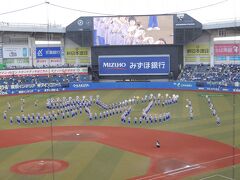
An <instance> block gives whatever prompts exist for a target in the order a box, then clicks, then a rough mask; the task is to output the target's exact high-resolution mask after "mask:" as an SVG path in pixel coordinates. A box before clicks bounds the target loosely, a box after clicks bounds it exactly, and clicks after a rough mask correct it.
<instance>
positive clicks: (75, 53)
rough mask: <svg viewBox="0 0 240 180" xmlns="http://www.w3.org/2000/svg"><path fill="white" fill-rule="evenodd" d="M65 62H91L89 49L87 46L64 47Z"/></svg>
mask: <svg viewBox="0 0 240 180" xmlns="http://www.w3.org/2000/svg"><path fill="white" fill-rule="evenodd" d="M65 61H66V63H67V64H84V65H89V64H91V49H90V48H87V47H79V48H65Z"/></svg>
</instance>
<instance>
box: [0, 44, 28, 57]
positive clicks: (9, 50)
mask: <svg viewBox="0 0 240 180" xmlns="http://www.w3.org/2000/svg"><path fill="white" fill-rule="evenodd" d="M27 57H29V50H28V47H25V46H24V47H17V46H16V47H14V46H11V47H8V46H5V47H4V46H3V58H7V59H16V58H27Z"/></svg>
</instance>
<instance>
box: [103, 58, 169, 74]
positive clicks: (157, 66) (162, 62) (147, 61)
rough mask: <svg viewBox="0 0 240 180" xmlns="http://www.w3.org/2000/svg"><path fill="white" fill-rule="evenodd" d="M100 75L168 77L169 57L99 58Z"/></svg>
mask: <svg viewBox="0 0 240 180" xmlns="http://www.w3.org/2000/svg"><path fill="white" fill-rule="evenodd" d="M98 66H99V75H103V76H108V75H168V73H169V72H170V56H169V55H131V56H99V57H98Z"/></svg>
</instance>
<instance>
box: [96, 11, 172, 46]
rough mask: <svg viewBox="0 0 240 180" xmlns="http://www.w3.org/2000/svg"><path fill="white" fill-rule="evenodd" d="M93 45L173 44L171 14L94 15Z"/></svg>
mask: <svg viewBox="0 0 240 180" xmlns="http://www.w3.org/2000/svg"><path fill="white" fill-rule="evenodd" d="M93 24H94V38H93V39H94V42H93V44H94V46H103V45H143V44H173V33H174V30H173V29H174V27H173V15H161V16H156V15H152V16H118V17H94V19H93Z"/></svg>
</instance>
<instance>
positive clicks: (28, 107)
mask: <svg viewBox="0 0 240 180" xmlns="http://www.w3.org/2000/svg"><path fill="white" fill-rule="evenodd" d="M151 93H152V94H158V93H161V94H163V95H165V94H166V93H168V94H169V95H171V94H179V96H180V98H179V102H178V103H177V104H174V105H170V106H167V107H164V108H162V107H158V106H157V107H154V108H153V109H152V110H151V111H150V114H159V113H163V112H170V113H171V120H170V121H168V122H164V123H162V124H161V125H160V124H152V125H151V124H147V125H145V124H143V125H141V126H140V125H123V124H121V121H120V115H115V116H112V117H110V118H108V119H107V120H101V121H99V120H97V121H89V120H88V118H87V116H86V114H85V113H83V114H82V115H80V116H79V115H78V116H77V117H75V118H69V119H66V120H64V121H59V120H58V121H57V122H54V123H53V124H52V125H53V126H68V125H71V126H72V125H87V126H121V127H137V128H138V127H141V128H149V129H158V130H166V131H172V132H181V133H186V134H191V135H196V136H200V137H205V138H208V139H212V140H216V141H219V142H222V143H226V144H229V145H232V146H235V147H238V148H240V95H239V94H238V95H232V94H227V93H226V94H221V93H206V92H192V91H170V90H169V91H165V90H102V91H78V92H66V93H50V94H33V95H19V96H1V97H0V112H1V113H3V112H4V111H5V110H7V102H9V103H10V104H11V106H12V107H11V110H10V111H7V115H8V117H10V116H13V117H14V118H15V116H16V115H21V114H22V113H21V112H20V103H21V102H20V99H21V98H24V99H25V109H24V114H25V115H26V114H28V113H32V112H34V113H36V112H39V113H44V112H45V113H47V112H48V110H47V109H46V107H45V106H46V99H47V98H50V97H53V98H56V97H63V96H65V97H69V96H71V97H73V98H75V96H79V97H80V98H81V97H82V96H86V97H87V98H88V97H89V96H90V95H93V96H96V95H100V98H101V100H102V101H103V102H104V103H107V104H108V103H113V102H118V101H120V100H123V99H128V98H130V97H133V96H139V97H142V96H144V95H146V94H151ZM206 95H209V96H210V97H211V100H212V102H213V104H214V106H215V108H216V110H217V113H218V115H219V117H220V118H221V125H220V126H217V125H216V122H215V118H214V117H213V116H212V115H211V112H210V110H209V108H208V104H207V100H206V98H205V96H206ZM186 99H190V100H191V101H192V106H193V112H194V119H193V120H190V119H189V115H188V109H187V108H186V107H185V106H186V104H187V101H186ZM35 100H38V107H34V101H35ZM234 103H235V106H234ZM146 106H147V103H145V104H140V105H133V106H132V110H133V111H132V113H131V117H135V116H136V117H139V115H140V114H141V112H142V109H143V108H144V107H146ZM91 111H92V112H93V113H94V112H100V111H102V110H101V109H100V108H99V107H98V106H96V105H94V106H93V107H91ZM42 126H43V127H46V126H50V124H48V125H46V124H44V125H41V124H38V125H35V124H33V125H29V124H28V125H23V124H21V125H20V126H19V125H17V124H14V125H10V123H9V121H8V120H7V121H4V120H3V116H2V115H1V118H0V130H4V129H15V128H22V127H42ZM52 148H53V152H54V158H56V159H58V158H60V159H63V160H66V161H68V162H70V163H71V164H73V166H74V167H77V168H72V167H69V168H68V169H67V170H65V171H64V172H59V173H56V174H55V176H56V177H55V178H56V179H96V177H97V179H126V178H130V177H134V176H139V175H143V174H144V173H145V172H146V171H147V168H148V165H149V159H148V158H147V157H143V156H140V155H137V154H134V153H130V152H125V151H122V150H119V149H116V148H113V147H109V146H106V145H102V144H98V143H92V142H80V143H79V142H53V146H52V144H51V142H41V143H34V144H30V145H21V146H17V147H11V148H0V167H1V168H0V179H51V178H52V175H44V176H37V177H36V176H34V178H33V177H32V176H21V175H18V174H13V173H11V172H10V171H9V169H8V167H9V166H10V164H14V163H17V162H21V161H26V160H29V159H39V158H49V157H52ZM206 148H207V147H206ZM102 164H104V169H102V167H103V165H102ZM136 164H137V166H136ZM99 166H100V167H101V168H99ZM234 168H235V169H234V171H233V167H228V168H225V169H220V170H219V171H215V172H210V173H207V174H203V175H201V176H194V177H190V178H187V179H200V178H204V177H207V176H209V177H210V176H212V177H210V178H209V180H212V179H219V178H223V177H220V176H215V175H216V174H220V175H222V176H226V177H229V178H233V177H237V178H236V179H240V174H239V172H240V166H235V167H234ZM66 171H67V172H66ZM123 172H124V173H123ZM66 174H68V175H69V174H71V175H72V176H71V177H68V178H67V177H65V175H66ZM3 177H4V178H3ZM5 177H6V178H5Z"/></svg>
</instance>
